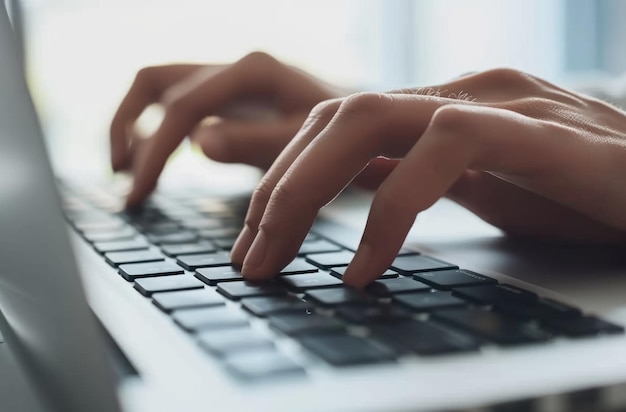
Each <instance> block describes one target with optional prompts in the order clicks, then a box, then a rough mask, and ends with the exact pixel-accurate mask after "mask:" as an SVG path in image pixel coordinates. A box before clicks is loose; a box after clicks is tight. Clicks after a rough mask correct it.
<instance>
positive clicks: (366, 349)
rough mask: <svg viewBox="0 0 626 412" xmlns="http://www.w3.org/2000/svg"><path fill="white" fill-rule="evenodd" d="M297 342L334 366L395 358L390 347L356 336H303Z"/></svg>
mask: <svg viewBox="0 0 626 412" xmlns="http://www.w3.org/2000/svg"><path fill="white" fill-rule="evenodd" d="M299 342H300V343H301V344H302V346H304V347H305V348H306V349H308V350H310V351H311V352H313V353H315V354H316V355H317V356H319V357H320V358H322V359H324V360H325V361H326V362H328V363H330V364H331V365H335V366H345V365H358V364H367V363H378V362H389V361H392V360H395V353H394V351H393V350H391V349H390V348H388V347H386V346H384V345H382V344H380V343H378V342H376V341H372V340H368V339H365V338H361V337H357V336H350V335H326V336H304V337H302V338H301V339H299Z"/></svg>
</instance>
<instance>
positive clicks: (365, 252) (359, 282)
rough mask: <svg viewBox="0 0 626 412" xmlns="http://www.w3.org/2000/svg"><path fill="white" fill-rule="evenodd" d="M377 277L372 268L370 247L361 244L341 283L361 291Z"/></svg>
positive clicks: (374, 268)
mask: <svg viewBox="0 0 626 412" xmlns="http://www.w3.org/2000/svg"><path fill="white" fill-rule="evenodd" d="M381 273H382V272H381ZM379 275H380V274H377V273H376V267H373V266H372V261H371V248H370V246H369V245H368V244H364V243H362V244H361V246H359V249H358V250H357V252H356V254H355V255H354V258H352V262H350V264H349V265H348V268H347V269H346V272H345V274H344V275H343V282H344V283H345V284H346V285H348V286H350V287H353V288H357V289H363V288H364V287H365V286H367V285H369V284H370V283H372V282H373V281H374V280H376V279H377V278H378V276H379Z"/></svg>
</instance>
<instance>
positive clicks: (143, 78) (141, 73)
mask: <svg viewBox="0 0 626 412" xmlns="http://www.w3.org/2000/svg"><path fill="white" fill-rule="evenodd" d="M154 70H155V67H153V66H146V67H142V68H141V69H139V70H138V71H137V74H135V84H139V85H143V84H150V83H151V79H152V73H153V72H154Z"/></svg>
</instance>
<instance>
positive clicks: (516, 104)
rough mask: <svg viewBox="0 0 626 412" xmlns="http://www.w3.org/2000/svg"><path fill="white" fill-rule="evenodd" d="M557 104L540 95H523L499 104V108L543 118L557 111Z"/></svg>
mask: <svg viewBox="0 0 626 412" xmlns="http://www.w3.org/2000/svg"><path fill="white" fill-rule="evenodd" d="M558 106H559V104H558V103H557V102H555V101H553V100H550V99H545V98H542V97H536V96H532V97H523V98H521V99H517V100H513V101H510V102H507V103H503V104H501V106H500V108H502V109H507V110H511V111H513V112H516V113H520V114H523V115H525V116H528V117H533V118H543V117H546V116H547V115H549V114H550V113H553V112H555V111H558Z"/></svg>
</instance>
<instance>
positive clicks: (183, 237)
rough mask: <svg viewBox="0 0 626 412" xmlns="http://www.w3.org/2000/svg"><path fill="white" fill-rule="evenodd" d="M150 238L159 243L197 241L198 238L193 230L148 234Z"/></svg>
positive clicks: (170, 243)
mask: <svg viewBox="0 0 626 412" xmlns="http://www.w3.org/2000/svg"><path fill="white" fill-rule="evenodd" d="M148 240H150V241H151V242H152V243H156V244H157V245H161V244H162V245H172V244H179V243H190V242H195V241H196V240H198V238H197V237H196V235H195V234H194V233H192V232H175V233H166V234H162V235H148Z"/></svg>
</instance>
